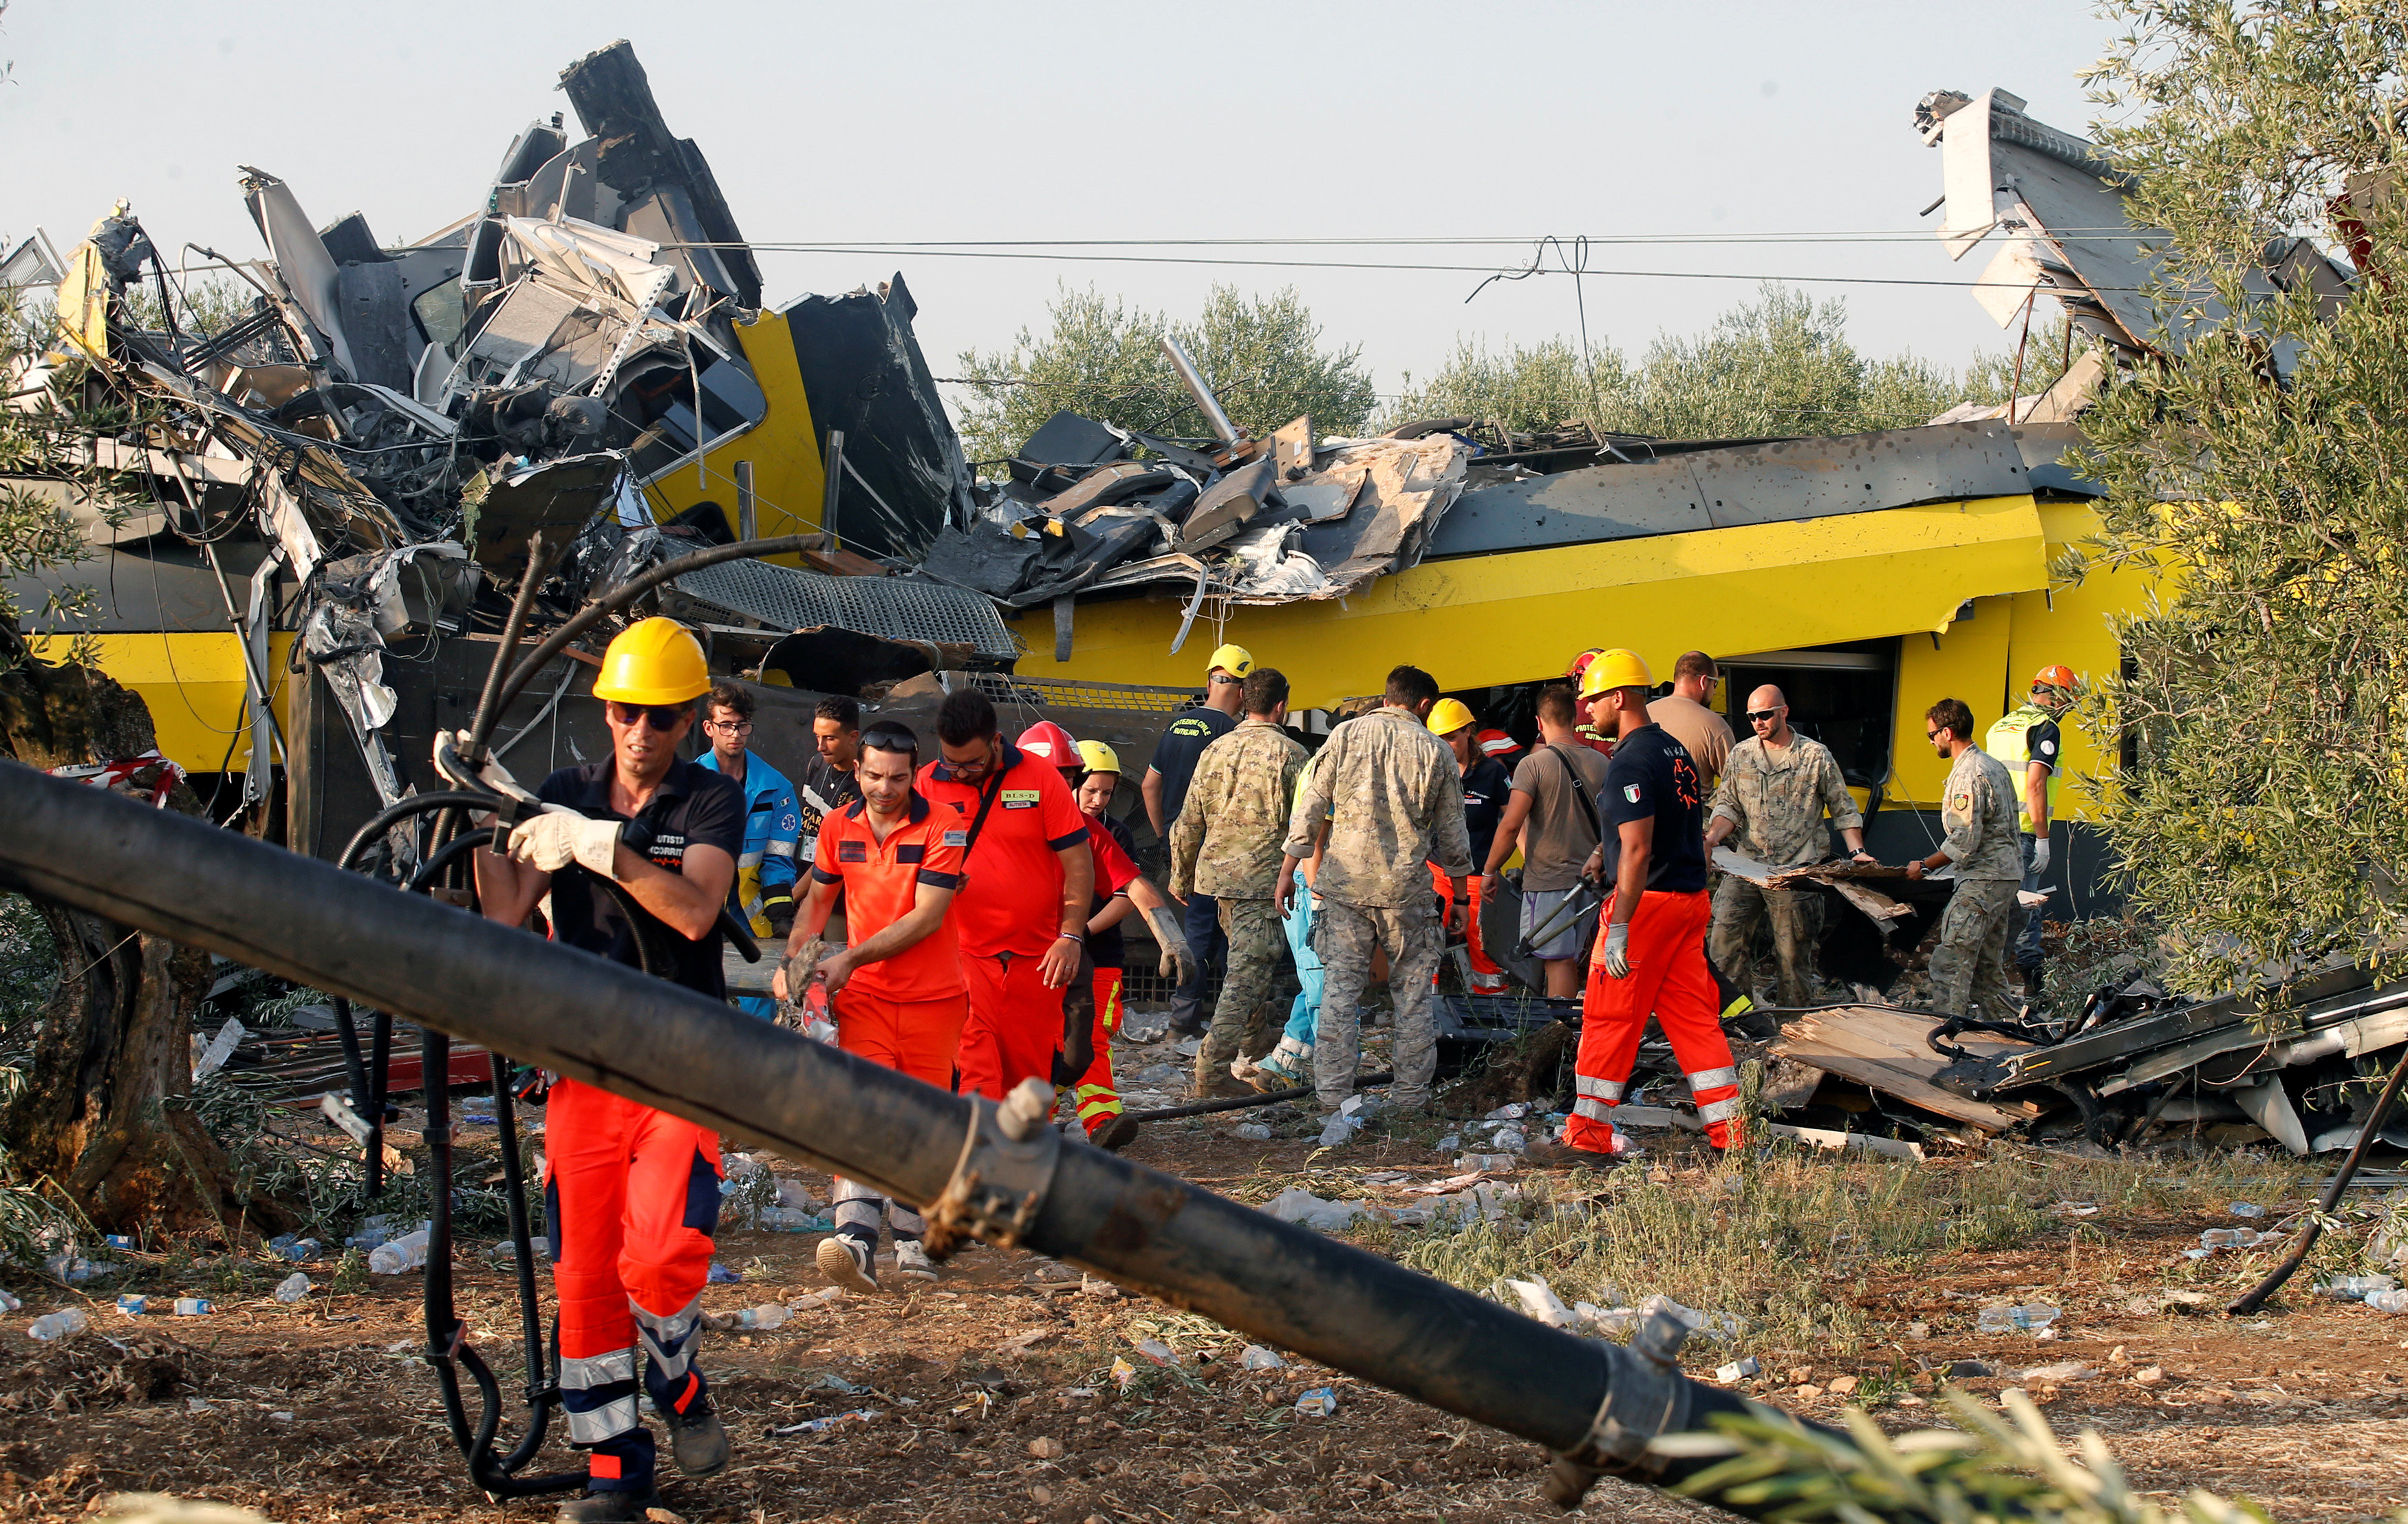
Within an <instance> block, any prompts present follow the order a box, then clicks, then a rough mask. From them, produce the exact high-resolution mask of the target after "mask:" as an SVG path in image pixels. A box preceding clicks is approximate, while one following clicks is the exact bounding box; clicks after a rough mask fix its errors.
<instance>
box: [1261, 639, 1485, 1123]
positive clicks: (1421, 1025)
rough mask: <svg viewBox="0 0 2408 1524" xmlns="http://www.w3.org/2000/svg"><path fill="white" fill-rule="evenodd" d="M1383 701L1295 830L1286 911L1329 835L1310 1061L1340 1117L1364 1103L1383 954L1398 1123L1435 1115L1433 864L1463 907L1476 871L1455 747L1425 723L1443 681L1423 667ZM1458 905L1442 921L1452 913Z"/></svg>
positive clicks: (1319, 773)
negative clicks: (1367, 1020)
mask: <svg viewBox="0 0 2408 1524" xmlns="http://www.w3.org/2000/svg"><path fill="white" fill-rule="evenodd" d="M1384 697H1385V702H1384V703H1383V705H1382V706H1381V707H1380V708H1378V709H1376V710H1374V711H1372V712H1370V713H1369V714H1366V715H1363V716H1362V717H1361V718H1359V719H1354V720H1349V721H1347V722H1346V723H1345V724H1343V725H1341V726H1338V727H1337V728H1336V729H1334V730H1332V731H1331V732H1330V733H1329V740H1327V741H1326V743H1325V744H1324V745H1323V746H1322V749H1321V755H1320V756H1319V757H1318V758H1316V759H1315V761H1314V764H1313V768H1312V773H1311V775H1310V777H1309V778H1308V780H1307V781H1306V783H1305V785H1304V787H1303V788H1302V789H1301V790H1300V791H1299V792H1298V793H1297V800H1296V811H1295V813H1294V814H1293V815H1292V816H1291V817H1290V818H1289V821H1288V829H1287V843H1286V846H1285V847H1284V849H1283V850H1284V852H1285V854H1286V856H1285V859H1284V860H1283V862H1282V863H1281V864H1280V877H1279V908H1280V912H1281V913H1282V914H1285V913H1286V912H1287V910H1288V906H1289V902H1290V901H1291V900H1292V899H1294V898H1295V895H1296V868H1297V863H1299V862H1301V861H1303V860H1304V859H1305V858H1307V857H1310V856H1311V855H1312V851H1313V843H1314V841H1315V839H1316V838H1317V837H1318V836H1319V835H1320V834H1321V828H1322V826H1323V823H1324V822H1325V821H1326V823H1327V824H1328V828H1329V839H1328V843H1327V845H1326V848H1325V849H1324V852H1323V855H1322V859H1321V869H1320V874H1319V876H1318V877H1317V878H1316V879H1315V880H1314V881H1313V884H1312V893H1314V894H1317V895H1318V896H1320V898H1321V907H1320V909H1319V910H1318V911H1317V912H1316V913H1315V914H1316V920H1315V922H1314V925H1313V928H1312V938H1313V941H1312V946H1313V951H1314V952H1316V953H1318V954H1319V955H1320V956H1321V963H1322V969H1323V973H1322V1002H1321V1019H1320V1026H1319V1030H1318V1032H1317V1034H1316V1040H1315V1043H1314V1047H1313V1053H1312V1072H1313V1085H1314V1088H1315V1089H1316V1090H1317V1091H1318V1092H1319V1095H1320V1100H1321V1103H1322V1105H1323V1106H1325V1107H1326V1108H1328V1109H1329V1110H1331V1111H1336V1110H1337V1109H1338V1108H1339V1106H1340V1105H1341V1104H1342V1103H1343V1102H1344V1101H1345V1100H1346V1099H1347V1098H1348V1097H1350V1096H1352V1095H1353V1094H1354V1093H1355V1064H1356V1061H1357V1060H1358V1059H1359V1058H1360V1057H1361V1054H1362V1030H1361V1027H1360V1024H1359V1023H1360V1017H1359V1016H1358V1014H1357V1013H1356V1010H1355V1007H1356V1004H1357V1002H1359V1001H1360V1000H1361V999H1362V997H1363V986H1364V985H1366V984H1367V983H1369V980H1370V976H1371V952H1372V949H1373V948H1375V947H1379V948H1384V949H1386V951H1387V954H1388V995H1389V998H1390V999H1391V1000H1393V1001H1394V1002H1395V1005H1396V1012H1397V1022H1396V1053H1395V1069H1396V1074H1397V1080H1396V1085H1395V1088H1394V1089H1393V1090H1392V1091H1391V1092H1390V1099H1391V1100H1392V1102H1393V1104H1394V1105H1395V1107H1396V1109H1397V1110H1398V1111H1417V1110H1420V1109H1422V1108H1425V1107H1426V1106H1427V1105H1428V1104H1429V1098H1430V1080H1431V1078H1432V1077H1433V1076H1434V1075H1435V1074H1436V1073H1437V1071H1438V1031H1437V1027H1436V1023H1435V1017H1434V1014H1433V1012H1432V1009H1431V1000H1432V998H1433V992H1432V990H1431V981H1432V980H1433V979H1434V978H1435V977H1436V976H1437V973H1438V960H1439V956H1440V954H1441V952H1442V951H1443V949H1444V943H1445V934H1446V923H1445V922H1443V921H1441V919H1440V910H1439V905H1438V901H1437V896H1435V895H1433V894H1432V893H1431V892H1430V871H1429V867H1428V865H1429V864H1431V863H1436V864H1437V865H1438V867H1439V870H1440V871H1441V872H1442V873H1444V874H1446V875H1447V876H1448V877H1449V878H1451V879H1453V880H1454V881H1455V883H1454V884H1452V885H1450V887H1451V889H1452V891H1453V894H1454V896H1455V897H1460V896H1461V895H1462V894H1463V890H1464V885H1463V881H1464V880H1465V879H1467V878H1469V876H1470V875H1471V873H1472V871H1473V865H1472V861H1471V838H1470V834H1469V831H1467V830H1466V828H1465V827H1464V821H1463V774H1462V769H1460V768H1459V767H1458V766H1457V765H1456V763H1455V754H1454V753H1453V752H1451V751H1449V750H1448V749H1447V745H1446V742H1444V741H1442V740H1439V738H1438V737H1436V736H1434V735H1431V734H1430V732H1429V727H1428V726H1427V725H1426V724H1425V723H1424V721H1425V719H1426V716H1427V715H1428V713H1429V712H1430V708H1431V706H1433V705H1435V704H1436V703H1437V702H1438V681H1437V680H1436V679H1435V678H1433V677H1431V676H1430V675H1429V674H1428V673H1427V672H1425V671H1423V670H1422V669H1419V668H1417V667H1399V668H1398V669H1395V670H1394V671H1392V672H1390V673H1389V674H1388V684H1387V692H1386V694H1385V696H1384ZM1454 913H1455V912H1454V903H1453V899H1450V900H1449V902H1448V903H1447V906H1446V908H1445V911H1444V914H1445V915H1446V916H1448V917H1450V918H1451V917H1452V916H1453V915H1454Z"/></svg>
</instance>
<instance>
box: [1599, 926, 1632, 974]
mask: <svg viewBox="0 0 2408 1524" xmlns="http://www.w3.org/2000/svg"><path fill="white" fill-rule="evenodd" d="M1605 971H1606V972H1607V973H1608V974H1609V975H1611V976H1612V977H1613V978H1616V979H1627V978H1629V977H1630V923H1629V922H1627V921H1624V922H1622V923H1621V924H1619V925H1615V924H1613V923H1608V924H1607V926H1606V928H1605Z"/></svg>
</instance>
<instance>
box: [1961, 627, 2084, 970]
mask: <svg viewBox="0 0 2408 1524" xmlns="http://www.w3.org/2000/svg"><path fill="white" fill-rule="evenodd" d="M2080 691H2081V690H2080V687H2079V680H2078V679H2076V678H2075V677H2074V675H2073V669H2071V668H2070V667H2043V668H2042V669H2040V672H2039V674H2038V675H2037V676H2035V677H2034V678H2033V679H2032V685H2031V697H2029V698H2028V699H2027V700H2026V701H2025V703H2024V705H2023V707H2022V708H2020V709H2018V710H2016V711H2015V712H2014V713H2012V714H2009V715H2008V716H2006V718H2004V719H2002V720H2000V722H1999V723H1998V724H1996V725H1994V726H1990V733H1989V736H1988V738H1987V739H1986V740H1985V744H1984V746H1983V748H1982V749H1983V750H1984V751H1985V752H1987V753H1989V754H1990V755H1992V756H1995V757H1997V758H1998V759H1999V762H2000V765H2001V766H2003V767H2004V768H2005V769H2007V772H2008V774H2009V775H2010V776H2014V777H2018V778H2020V779H2021V781H2022V783H2023V797H2022V799H2021V801H2020V808H2018V809H2017V811H2016V814H2017V816H2018V817H2019V818H2018V819H2017V820H2016V822H2015V827H2016V832H2017V835H2018V837H2019V839H2020V841H2021V843H2022V846H2023V864H2024V883H2023V887H2024V891H2025V892H2026V893H2028V894H2037V893H2039V892H2041V883H2042V880H2043V879H2045V878H2047V876H2048V860H2049V850H2048V823H2049V822H2050V821H2051V820H2052V819H2054V818H2056V815H2057V761H2058V758H2059V755H2060V754H2061V749H2062V748H2063V746H2064V737H2063V736H2062V735H2061V734H2060V733H2059V732H2058V729H2057V718H2058V716H2060V715H2062V714H2063V713H2064V712H2066V711H2067V710H2069V709H2071V708H2072V707H2073V700H2074V699H2075V697H2077V696H2078V695H2079V693H2080ZM2041 910H2042V907H2041V906H2037V905H2035V906H2033V907H2032V908H2031V909H2029V910H2026V909H2025V908H2024V904H2023V901H2022V899H2020V898H2019V899H2017V900H2016V901H2015V908H2014V910H2013V911H2012V912H2010V913H2008V916H2007V948H2008V950H2009V952H2010V953H2011V954H2012V956H2014V962H2015V967H2016V969H2017V970H2019V971H2020V972H2021V973H2022V974H2023V980H2024V993H2025V994H2026V995H2028V996H2030V997H2032V998H2033V999H2038V998H2039V996H2040V992H2041V971H2040V957H2041V933H2042V929H2043V924H2042V923H2043V920H2044V917H2042V914H2041Z"/></svg>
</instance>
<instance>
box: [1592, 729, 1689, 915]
mask: <svg viewBox="0 0 2408 1524" xmlns="http://www.w3.org/2000/svg"><path fill="white" fill-rule="evenodd" d="M1597 802H1598V807H1599V808H1601V809H1602V810H1604V812H1605V818H1606V819H1607V820H1608V821H1610V822H1612V823H1613V825H1614V826H1617V827H1619V826H1625V825H1627V824H1629V823H1630V822H1632V821H1634V820H1648V819H1653V820H1654V821H1655V822H1656V838H1655V841H1654V843H1653V844H1652V845H1651V846H1650V847H1649V848H1648V853H1647V887H1649V888H1650V889H1661V890H1663V891H1665V892H1666V893H1669V894H1697V893H1699V892H1700V891H1702V890H1703V889H1704V888H1705V886H1706V835H1705V790H1704V789H1703V788H1702V787H1701V786H1700V785H1699V781H1698V764H1697V763H1696V762H1695V761H1693V760H1691V759H1690V756H1689V751H1688V748H1687V747H1685V746H1683V745H1682V744H1681V743H1680V742H1679V741H1678V740H1674V739H1673V737H1672V734H1671V732H1670V731H1668V730H1666V729H1665V728H1664V727H1663V726H1660V725H1642V726H1640V727H1639V728H1638V729H1636V730H1633V731H1632V732H1631V733H1630V734H1628V735H1627V736H1625V737H1623V738H1622V744H1620V745H1619V746H1616V747H1615V748H1614V749H1613V761H1611V762H1608V763H1607V764H1606V765H1605V794H1604V797H1603V798H1599V799H1598V801H1597ZM1621 864H1622V838H1621V834H1620V833H1619V832H1618V831H1614V830H1609V831H1607V832H1606V833H1605V882H1606V883H1607V884H1612V883H1613V881H1614V876H1615V874H1616V873H1617V872H1619V871H1620V869H1621Z"/></svg>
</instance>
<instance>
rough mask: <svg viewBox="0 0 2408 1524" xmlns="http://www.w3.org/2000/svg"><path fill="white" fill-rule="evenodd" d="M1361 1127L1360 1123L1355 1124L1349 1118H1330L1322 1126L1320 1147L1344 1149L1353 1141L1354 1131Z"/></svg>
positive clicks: (1352, 1119)
mask: <svg viewBox="0 0 2408 1524" xmlns="http://www.w3.org/2000/svg"><path fill="white" fill-rule="evenodd" d="M1362 1125H1363V1124H1362V1123H1360V1122H1357V1121H1356V1120H1355V1118H1353V1117H1351V1116H1333V1117H1331V1118H1330V1119H1329V1120H1328V1121H1327V1122H1326V1123H1324V1124H1322V1129H1321V1146H1322V1147H1324V1148H1342V1147H1344V1146H1345V1145H1346V1144H1347V1143H1349V1142H1350V1141H1352V1140H1353V1138H1354V1136H1355V1129H1358V1128H1360V1127H1361V1126H1362Z"/></svg>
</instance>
